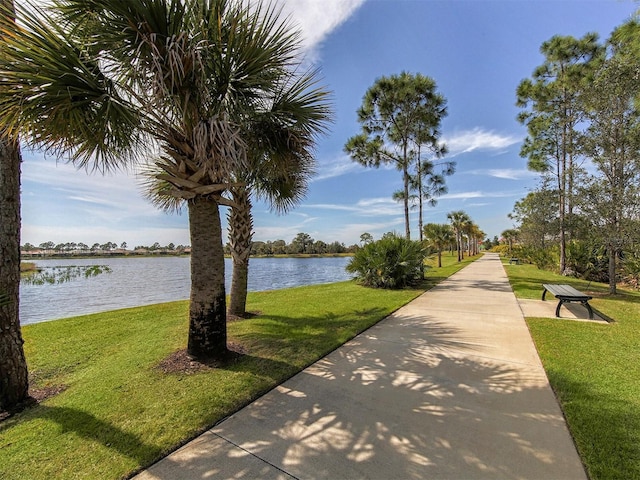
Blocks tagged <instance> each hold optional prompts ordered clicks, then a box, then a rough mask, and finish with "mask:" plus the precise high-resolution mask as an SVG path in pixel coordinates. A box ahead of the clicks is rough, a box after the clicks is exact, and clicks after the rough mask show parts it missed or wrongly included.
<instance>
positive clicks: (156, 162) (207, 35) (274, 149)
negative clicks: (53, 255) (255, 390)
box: [0, 0, 331, 359]
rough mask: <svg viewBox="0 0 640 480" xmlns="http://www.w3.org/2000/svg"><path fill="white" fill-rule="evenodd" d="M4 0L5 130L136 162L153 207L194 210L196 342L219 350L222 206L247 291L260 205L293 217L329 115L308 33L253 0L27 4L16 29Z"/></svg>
mask: <svg viewBox="0 0 640 480" xmlns="http://www.w3.org/2000/svg"><path fill="white" fill-rule="evenodd" d="M4 2H5V5H4V9H3V12H2V15H0V17H2V18H1V19H0V31H1V32H2V33H1V35H2V44H1V45H0V72H1V74H0V111H2V112H3V113H2V116H1V117H0V128H3V129H5V131H6V132H7V135H9V138H11V139H14V141H15V139H17V138H18V136H20V137H21V138H22V141H23V142H25V143H27V144H28V145H29V146H34V147H37V148H41V149H44V150H45V151H47V152H48V153H51V154H54V155H55V156H57V157H59V158H60V157H61V158H68V159H69V160H70V161H72V162H73V163H74V164H75V165H77V166H78V167H84V168H86V169H88V170H97V171H99V172H105V171H109V170H112V169H117V168H134V167H135V168H140V169H142V170H143V171H144V172H145V175H146V178H147V182H146V185H145V187H146V191H147V194H148V197H149V198H150V199H151V200H152V201H153V202H154V203H155V204H156V205H158V206H159V207H161V208H164V209H168V210H175V209H179V208H181V207H182V206H186V209H187V212H188V217H189V228H190V240H191V295H190V308H189V319H190V323H189V337H188V342H187V351H188V353H189V354H190V355H191V356H193V357H195V358H199V359H209V358H215V359H224V358H226V356H227V353H228V350H227V336H226V315H227V308H226V299H225V287H224V251H223V245H222V231H221V222H220V207H230V208H231V210H230V212H231V213H230V214H229V229H230V238H232V239H233V247H234V248H233V251H234V261H235V265H234V274H235V275H237V279H238V285H239V286H238V287H237V288H232V293H234V295H236V297H235V298H238V295H242V290H243V288H244V294H245V296H246V278H245V279H244V280H243V273H242V270H243V269H244V270H245V277H246V257H245V254H246V252H248V251H249V247H250V240H251V233H252V232H251V230H252V222H251V198H252V197H255V196H258V197H263V198H266V199H267V200H268V201H269V202H270V203H271V205H272V208H273V209H275V210H277V211H286V210H287V209H288V208H290V207H291V206H292V205H294V204H295V203H296V202H297V201H299V200H300V199H301V198H302V197H303V195H304V193H305V190H306V187H307V181H308V179H309V176H310V175H311V174H312V172H313V165H314V159H313V156H312V149H313V147H314V145H315V142H316V139H317V136H318V135H319V134H321V133H323V132H324V131H325V128H326V126H327V123H328V121H329V120H330V116H331V108H330V103H329V100H328V95H329V92H328V91H327V90H326V89H325V88H324V87H322V86H320V85H319V84H318V80H317V78H318V75H317V72H316V71H313V70H310V71H304V70H303V69H301V67H300V59H299V58H300V56H299V53H300V47H301V37H300V33H299V31H298V30H296V29H295V28H293V27H292V25H290V24H289V23H288V22H287V21H282V20H281V19H280V18H279V11H278V10H276V9H274V8H273V7H272V6H271V5H269V6H264V5H262V4H261V3H259V2H252V3H251V5H249V3H247V2H236V1H233V0H128V1H126V2H114V1H112V0H60V1H58V2H56V3H55V4H54V5H53V6H51V7H42V6H39V5H38V3H36V2H35V1H32V0H25V1H24V2H22V3H20V4H19V5H18V6H17V16H18V18H19V20H20V28H15V25H14V24H13V12H12V10H11V7H12V5H11V2H9V3H7V0H4ZM236 267H237V269H238V273H237V274H236ZM243 284H244V286H243ZM231 303H232V304H233V305H234V307H233V308H234V309H236V308H237V309H240V310H242V308H243V306H242V302H239V305H238V306H237V307H236V306H235V304H234V303H233V300H232V302H231Z"/></svg>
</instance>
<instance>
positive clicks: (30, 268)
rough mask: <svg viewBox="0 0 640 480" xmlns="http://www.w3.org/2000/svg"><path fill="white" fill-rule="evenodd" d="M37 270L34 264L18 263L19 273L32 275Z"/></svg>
mask: <svg viewBox="0 0 640 480" xmlns="http://www.w3.org/2000/svg"><path fill="white" fill-rule="evenodd" d="M36 270H37V268H36V264H35V263H32V262H20V273H32V272H35V271H36Z"/></svg>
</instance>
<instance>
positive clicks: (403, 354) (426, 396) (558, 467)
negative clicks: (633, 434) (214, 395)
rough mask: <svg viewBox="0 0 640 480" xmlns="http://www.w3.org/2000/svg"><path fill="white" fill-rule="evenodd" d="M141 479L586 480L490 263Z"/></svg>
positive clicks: (469, 270)
mask: <svg viewBox="0 0 640 480" xmlns="http://www.w3.org/2000/svg"><path fill="white" fill-rule="evenodd" d="M135 478H136V479H138V480H148V479H156V480H158V479H161V480H169V479H172V480H173V479H205V478H206V479H210V478H216V479H217V478H235V479H252V478H260V479H291V478H297V479H311V478H314V479H315V478H327V479H476V478H486V479H501V478H504V479H563V480H567V479H583V480H586V478H587V477H586V474H585V472H584V469H583V466H582V464H581V462H580V458H579V457H578V455H577V453H576V449H575V447H574V445H573V442H572V439H571V437H570V435H569V432H568V430H567V427H566V424H565V421H564V418H563V416H562V413H561V411H560V408H559V407H558V404H557V401H556V399H555V397H554V395H553V393H552V391H551V389H550V387H549V384H548V381H547V378H546V376H545V373H544V370H543V369H542V365H541V363H540V360H539V359H538V356H537V353H536V351H535V348H534V346H533V343H532V341H531V337H530V335H529V331H528V329H527V327H526V324H525V322H524V319H523V316H522V312H521V310H520V307H519V306H518V302H517V301H516V298H515V296H514V294H513V292H512V290H511V288H510V286H509V283H508V280H507V277H506V274H505V271H504V268H503V267H502V264H501V262H500V259H499V258H498V256H497V255H496V254H485V255H484V256H483V257H482V258H481V259H479V260H478V261H476V262H474V263H472V264H471V265H469V266H467V267H466V268H464V269H463V270H461V271H460V272H458V273H457V274H455V275H453V276H452V277H450V278H449V279H448V280H446V281H444V282H442V283H441V284H440V285H438V286H437V287H436V288H434V289H432V290H430V291H428V292H426V293H425V294H423V295H422V296H420V297H419V298H417V299H416V300H414V301H413V302H411V303H410V304H408V305H406V306H405V307H403V308H401V309H400V310H398V311H397V312H396V313H394V314H393V315H391V316H389V317H388V318H386V319H385V320H383V321H382V322H380V323H379V324H377V325H376V326H374V327H373V328H371V329H369V330H367V331H366V332H364V333H363V334H361V335H360V336H358V337H356V338H355V339H353V340H352V341H350V342H348V343H347V344H345V345H344V346H342V347H341V348H339V349H338V350H336V351H335V352H333V353H331V354H330V355H328V356H327V357H325V358H324V359H322V360H320V361H319V362H317V363H315V364H313V365H312V366H311V367H309V368H307V369H306V370H304V371H303V372H301V373H300V374H298V375H296V376H295V377H293V378H292V379H290V380H288V381H287V382H285V383H284V384H283V385H281V386H280V387H278V388H276V389H274V390H272V391H271V392H269V393H268V394H266V395H264V396H263V397H262V398H260V399H258V400H257V401H255V402H254V403H252V404H251V405H249V406H247V407H246V408H244V409H242V410H241V411H239V412H238V413H236V414H235V415H233V416H231V417H230V418H228V419H226V420H224V421H223V422H221V423H220V424H219V425H217V426H216V427H215V428H213V429H211V430H210V431H208V432H206V433H205V434H203V435H202V436H200V437H198V438H197V439H195V440H193V441H192V442H190V443H189V444H187V445H185V446H184V447H183V448H181V449H180V450H177V451H176V452H174V453H173V454H171V455H169V456H168V457H166V458H165V459H163V460H161V461H160V462H158V463H157V464H155V465H153V466H151V467H150V468H149V469H148V470H146V471H144V472H142V473H141V474H140V475H138V476H137V477H135Z"/></svg>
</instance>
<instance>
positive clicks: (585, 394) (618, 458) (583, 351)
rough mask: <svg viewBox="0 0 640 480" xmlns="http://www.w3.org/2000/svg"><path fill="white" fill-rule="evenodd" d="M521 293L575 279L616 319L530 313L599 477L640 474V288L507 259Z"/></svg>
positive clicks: (554, 381) (533, 294) (586, 457)
mask: <svg viewBox="0 0 640 480" xmlns="http://www.w3.org/2000/svg"><path fill="white" fill-rule="evenodd" d="M505 268H506V270H507V272H508V274H509V280H510V281H511V284H512V285H513V287H514V290H515V292H516V295H517V296H519V297H522V298H536V299H539V298H540V296H541V294H542V287H541V284H542V283H543V282H548V283H569V284H571V285H573V286H574V287H576V288H577V289H578V290H581V291H583V292H588V293H589V294H590V295H593V297H594V299H593V300H591V301H590V302H589V303H590V304H591V305H593V307H594V308H596V309H597V310H598V311H600V312H602V313H603V314H605V315H606V316H608V317H610V318H612V319H613V320H615V322H614V323H612V324H608V325H606V324H596V323H591V322H576V321H570V320H559V319H543V318H527V323H528V325H529V329H530V331H531V334H532V336H533V338H534V341H535V343H536V347H537V348H538V352H539V353H540V358H541V359H542V362H543V364H544V367H545V370H546V371H547V375H548V377H549V381H550V383H551V385H552V387H553V389H554V391H555V392H556V395H557V396H558V398H559V400H560V403H561V406H562V409H563V410H564V412H565V415H566V417H567V421H568V424H569V428H570V430H571V433H572V435H573V437H574V439H575V442H576V445H577V447H578V451H579V453H580V456H581V458H582V460H583V462H584V463H585V465H586V467H587V471H588V473H589V476H590V478H591V479H592V480H604V479H632V478H636V479H637V478H640V349H639V345H640V293H638V292H632V291H627V290H624V291H621V292H620V293H619V294H618V295H615V296H611V295H609V294H608V287H607V285H604V284H597V283H589V282H586V281H582V280H577V279H571V278H567V277H562V276H559V275H555V274H553V273H550V272H546V271H543V270H538V269H536V268H535V267H534V266H530V265H507V266H506V267H505Z"/></svg>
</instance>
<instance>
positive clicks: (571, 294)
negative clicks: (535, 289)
mask: <svg viewBox="0 0 640 480" xmlns="http://www.w3.org/2000/svg"><path fill="white" fill-rule="evenodd" d="M542 286H543V287H544V291H543V292H542V300H544V297H545V295H546V294H547V292H549V293H551V295H553V296H554V297H556V299H557V300H558V306H557V308H556V317H559V316H560V307H561V306H562V305H563V304H565V303H571V302H579V303H581V304H582V305H584V306H585V307H586V308H587V310H588V311H589V319H590V320H593V310H592V309H591V305H589V300H591V299H592V298H593V297H590V296H589V295H585V294H584V293H582V292H581V291H579V290H576V289H575V288H573V287H572V286H571V285H556V284H551V283H544V284H542Z"/></svg>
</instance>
